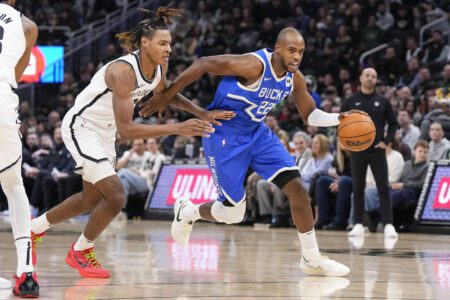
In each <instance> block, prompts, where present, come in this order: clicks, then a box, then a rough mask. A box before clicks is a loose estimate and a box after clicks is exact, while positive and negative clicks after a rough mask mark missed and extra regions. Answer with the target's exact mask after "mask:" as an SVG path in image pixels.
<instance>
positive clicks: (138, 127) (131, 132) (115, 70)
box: [105, 62, 214, 140]
mask: <svg viewBox="0 0 450 300" xmlns="http://www.w3.org/2000/svg"><path fill="white" fill-rule="evenodd" d="M105 82H106V85H107V86H108V88H109V89H110V90H111V91H112V93H113V109H114V118H115V120H116V126H117V131H118V132H119V135H120V136H121V137H122V138H124V139H127V140H132V139H145V138H150V137H158V136H164V135H171V134H179V135H199V136H204V137H209V133H212V132H214V128H213V127H212V126H211V124H210V123H208V122H205V121H202V120H198V119H190V120H187V121H185V122H183V123H178V124H164V125H144V124H138V123H136V122H133V112H134V109H133V104H132V101H131V98H130V93H131V91H132V90H134V89H135V87H136V86H135V85H136V78H135V75H134V72H133V70H132V69H131V67H130V66H129V65H128V64H125V63H122V62H115V63H112V64H111V65H110V66H109V67H108V68H107V70H106V72H105Z"/></svg>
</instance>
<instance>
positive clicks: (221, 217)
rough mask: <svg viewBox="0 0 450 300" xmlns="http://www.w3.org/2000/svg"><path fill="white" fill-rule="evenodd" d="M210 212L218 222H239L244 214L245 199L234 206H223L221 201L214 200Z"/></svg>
mask: <svg viewBox="0 0 450 300" xmlns="http://www.w3.org/2000/svg"><path fill="white" fill-rule="evenodd" d="M211 214H212V216H213V217H214V219H216V221H217V222H220V223H225V224H236V223H240V222H241V221H242V220H243V219H244V215H245V201H243V202H241V203H239V204H237V205H236V206H225V205H223V203H222V202H219V201H216V202H214V204H213V206H212V208H211Z"/></svg>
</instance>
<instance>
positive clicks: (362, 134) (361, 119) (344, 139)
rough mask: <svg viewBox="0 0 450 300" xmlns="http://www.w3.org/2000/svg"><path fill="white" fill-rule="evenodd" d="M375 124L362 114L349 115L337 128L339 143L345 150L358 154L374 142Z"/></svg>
mask: <svg viewBox="0 0 450 300" xmlns="http://www.w3.org/2000/svg"><path fill="white" fill-rule="evenodd" d="M375 133H376V130H375V124H374V123H373V121H372V119H371V118H370V117H369V116H367V115H363V114H359V113H351V114H349V115H348V116H347V117H345V118H343V119H342V120H341V122H340V123H339V126H338V137H339V142H340V143H341V145H342V146H344V148H345V149H348V150H350V151H353V152H359V151H363V150H366V149H367V148H369V147H370V146H371V145H372V143H373V141H374V140H375Z"/></svg>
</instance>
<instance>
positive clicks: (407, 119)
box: [397, 110, 420, 149]
mask: <svg viewBox="0 0 450 300" xmlns="http://www.w3.org/2000/svg"><path fill="white" fill-rule="evenodd" d="M397 123H398V125H399V126H400V129H398V130H399V132H400V135H401V142H402V143H403V144H406V145H408V147H409V149H413V148H414V145H415V144H416V143H417V141H418V140H419V136H420V129H419V128H418V127H417V126H415V125H414V124H412V120H411V115H410V114H409V113H408V112H407V111H406V110H401V111H400V112H399V113H398V115H397Z"/></svg>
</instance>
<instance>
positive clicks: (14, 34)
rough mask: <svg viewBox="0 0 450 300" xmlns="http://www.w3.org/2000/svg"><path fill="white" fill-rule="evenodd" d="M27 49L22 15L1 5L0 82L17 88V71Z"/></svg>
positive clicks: (7, 6) (9, 7)
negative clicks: (17, 66)
mask: <svg viewBox="0 0 450 300" xmlns="http://www.w3.org/2000/svg"><path fill="white" fill-rule="evenodd" d="M25 47H26V40H25V34H24V32H23V27H22V14H21V13H20V12H19V11H17V10H15V9H14V8H13V7H11V6H9V5H7V4H1V3H0V82H6V83H8V84H9V85H11V86H12V87H14V88H17V83H16V72H15V70H16V65H17V63H18V62H19V60H20V58H21V57H22V55H23V53H24V52H25Z"/></svg>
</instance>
